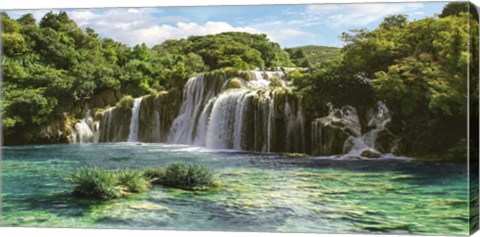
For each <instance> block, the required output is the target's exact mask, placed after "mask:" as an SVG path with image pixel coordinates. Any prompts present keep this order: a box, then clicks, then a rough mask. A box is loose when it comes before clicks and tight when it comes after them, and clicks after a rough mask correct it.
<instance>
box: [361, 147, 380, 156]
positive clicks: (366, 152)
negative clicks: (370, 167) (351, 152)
mask: <svg viewBox="0 0 480 237" xmlns="http://www.w3.org/2000/svg"><path fill="white" fill-rule="evenodd" d="M360 155H361V156H363V157H367V158H379V157H381V156H382V154H381V153H380V152H378V151H375V150H370V149H368V150H363V151H362V152H361V153H360Z"/></svg>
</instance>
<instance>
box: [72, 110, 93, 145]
mask: <svg viewBox="0 0 480 237" xmlns="http://www.w3.org/2000/svg"><path fill="white" fill-rule="evenodd" d="M99 137H100V127H99V123H98V122H96V121H94V120H93V118H92V112H91V110H90V109H89V108H87V110H86V112H85V117H84V118H83V119H81V120H80V122H78V123H76V124H75V127H74V129H72V134H71V142H72V143H80V144H83V143H92V142H93V143H98V140H99Z"/></svg>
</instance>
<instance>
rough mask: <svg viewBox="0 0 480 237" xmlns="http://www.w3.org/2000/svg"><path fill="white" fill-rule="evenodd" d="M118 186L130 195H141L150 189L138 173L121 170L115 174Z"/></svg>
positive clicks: (147, 181)
mask: <svg viewBox="0 0 480 237" xmlns="http://www.w3.org/2000/svg"><path fill="white" fill-rule="evenodd" d="M116 176H117V178H118V183H119V185H120V186H121V187H122V188H123V190H124V191H126V192H130V193H143V192H146V191H148V190H149V189H150V185H151V184H150V182H149V180H147V179H146V178H145V177H144V176H143V173H142V172H140V171H131V170H122V171H118V173H116Z"/></svg>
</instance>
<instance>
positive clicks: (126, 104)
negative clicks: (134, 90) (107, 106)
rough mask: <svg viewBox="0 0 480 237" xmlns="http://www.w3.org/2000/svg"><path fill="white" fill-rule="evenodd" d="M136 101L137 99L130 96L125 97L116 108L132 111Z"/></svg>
mask: <svg viewBox="0 0 480 237" xmlns="http://www.w3.org/2000/svg"><path fill="white" fill-rule="evenodd" d="M134 101H135V99H134V98H133V97H132V96H130V95H127V96H124V97H123V98H122V99H121V100H120V101H119V102H118V103H117V104H116V107H117V108H119V109H121V110H129V109H132V107H133V102H134Z"/></svg>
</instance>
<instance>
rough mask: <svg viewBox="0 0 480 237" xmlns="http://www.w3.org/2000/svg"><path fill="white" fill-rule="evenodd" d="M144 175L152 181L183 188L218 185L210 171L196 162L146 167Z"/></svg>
mask: <svg viewBox="0 0 480 237" xmlns="http://www.w3.org/2000/svg"><path fill="white" fill-rule="evenodd" d="M144 176H145V177H147V178H149V179H150V180H151V182H152V183H154V184H159V185H164V186H168V187H173V188H179V189H184V190H206V189H208V188H211V187H216V186H218V183H217V182H216V181H215V180H214V178H213V175H212V172H211V171H210V170H209V169H208V168H206V167H204V166H201V165H198V164H186V163H174V164H170V165H169V166H167V167H166V168H164V169H162V168H158V169H152V168H150V169H147V170H145V171H144Z"/></svg>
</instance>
